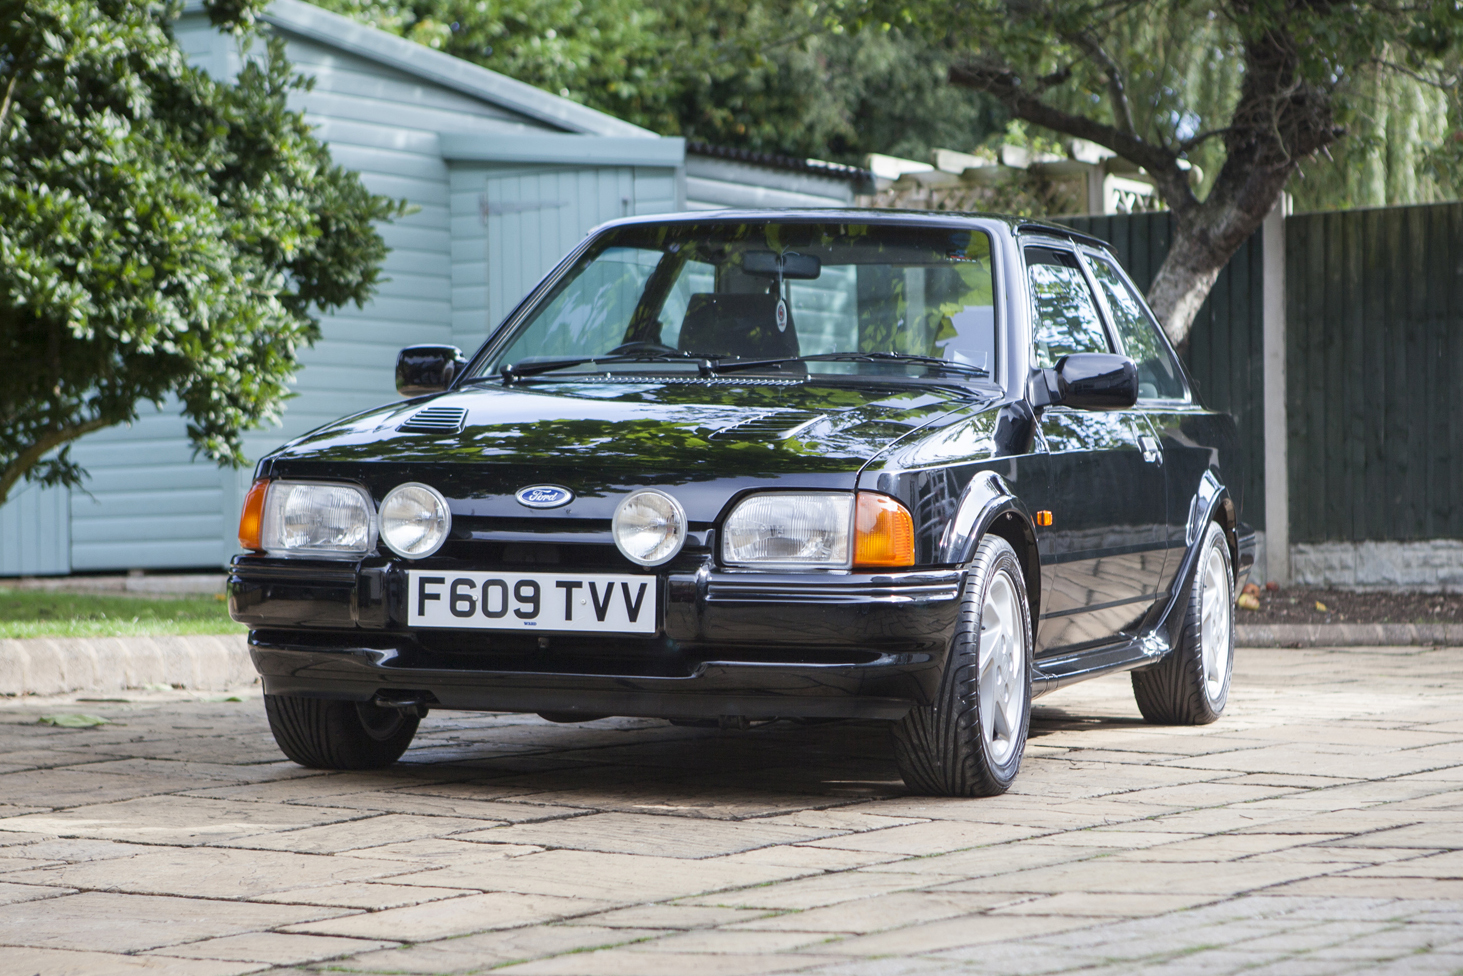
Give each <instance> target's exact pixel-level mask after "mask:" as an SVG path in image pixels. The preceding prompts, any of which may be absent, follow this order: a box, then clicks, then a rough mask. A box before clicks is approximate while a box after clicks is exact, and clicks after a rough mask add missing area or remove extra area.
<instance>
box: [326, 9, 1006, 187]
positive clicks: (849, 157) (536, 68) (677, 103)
mask: <svg viewBox="0 0 1463 976" xmlns="http://www.w3.org/2000/svg"><path fill="white" fill-rule="evenodd" d="M320 3H321V6H324V7H326V8H328V9H331V10H335V11H337V12H339V13H343V14H346V15H348V16H351V17H354V18H355V19H357V20H360V21H362V22H364V23H368V24H371V25H373V26H375V27H379V28H381V29H383V30H387V31H390V32H392V33H394V34H398V35H400V36H403V37H407V38H410V39H411V40H414V41H418V42H420V43H422V44H426V45H427V46H429V47H433V48H436V49H438V50H441V51H444V52H446V53H448V54H452V55H454V56H456V57H460V58H464V59H466V60H469V61H474V62H476V63H478V64H481V65H483V66H484V67H487V68H491V69H493V70H494V71H498V72H501V73H503V74H505V75H507V76H509V77H511V78H515V79H517V80H519V81H523V82H527V83H529V84H531V85H536V86H537V87H539V88H542V89H545V90H547V91H550V92H554V93H556V94H559V95H561V96H563V97H565V98H569V99H573V100H574V101H577V102H581V103H583V104H585V105H588V106H590V107H591V108H595V109H598V110H600V111H602V112H607V113H609V114H611V115H614V116H616V117H618V118H622V119H625V120H626V121H629V122H633V123H635V124H637V125H640V126H643V127H645V128H648V129H651V130H654V131H656V132H659V133H661V134H663V135H684V136H687V137H689V138H693V139H701V140H705V141H707V142H711V143H715V144H718V145H725V146H738V147H743V148H748V149H755V150H759V151H766V152H781V153H788V154H791V155H794V156H818V157H820V158H825V159H834V160H839V161H843V162H851V163H861V162H862V159H863V156H864V154H865V153H869V152H885V153H894V154H898V155H907V156H913V157H916V158H920V159H923V158H926V157H927V156H928V154H929V151H930V150H931V149H932V148H934V147H936V146H942V147H947V148H951V149H959V150H969V149H972V148H974V147H975V146H976V145H978V144H979V143H980V142H981V141H982V140H983V139H985V138H986V137H987V136H989V135H991V134H992V133H996V132H999V131H1000V128H1001V125H1002V121H1003V117H1004V116H1003V113H1001V112H1000V111H999V109H997V108H996V106H995V103H994V102H993V101H992V100H990V99H986V98H982V97H979V96H976V95H973V94H971V93H970V92H965V91H960V90H958V89H952V88H951V87H950V86H949V85H948V84H946V83H945V75H946V72H947V71H948V69H949V66H950V63H951V57H952V55H953V53H954V52H952V51H950V50H948V49H946V48H945V47H944V46H942V45H941V44H940V43H938V42H936V41H932V40H930V39H928V38H925V37H923V36H920V35H919V34H917V33H913V32H906V31H902V30H899V29H894V30H884V29H882V28H879V27H875V28H872V29H869V30H866V31H861V32H860V31H852V32H850V31H845V30H843V29H842V27H840V26H837V25H835V26H834V28H833V29H829V27H828V25H827V24H826V22H825V18H824V8H823V7H822V6H820V5H819V4H817V3H811V4H809V3H800V2H792V0H730V2H715V3H713V2H710V0H650V2H637V0H599V2H596V3H586V2H583V0H491V2H484V0H385V2H376V0H320Z"/></svg>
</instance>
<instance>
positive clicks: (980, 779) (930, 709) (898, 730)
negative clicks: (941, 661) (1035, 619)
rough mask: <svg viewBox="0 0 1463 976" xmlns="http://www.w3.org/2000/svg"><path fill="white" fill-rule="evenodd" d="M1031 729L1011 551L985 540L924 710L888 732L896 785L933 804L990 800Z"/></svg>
mask: <svg viewBox="0 0 1463 976" xmlns="http://www.w3.org/2000/svg"><path fill="white" fill-rule="evenodd" d="M1030 724H1031V611H1030V609H1029V606H1028V604H1027V602H1026V581H1025V577H1023V576H1022V575H1021V562H1020V560H1019V559H1018V558H1017V557H1016V551H1015V550H1014V549H1012V548H1011V544H1010V543H1009V542H1007V541H1006V540H1005V539H1002V538H1000V537H998V536H988V537H986V538H985V539H984V540H983V541H982V542H981V544H980V548H979V549H977V550H976V554H975V560H974V561H973V562H972V563H971V566H970V572H969V574H968V575H967V576H966V580H965V592H964V594H963V595H962V597H961V606H960V618H959V622H958V623H957V625H956V629H955V637H954V639H953V640H952V641H951V642H950V653H949V656H948V658H947V659H946V661H945V672H944V674H943V675H942V676H941V678H940V688H939V691H938V692H937V694H936V698H935V701H934V703H933V704H930V705H917V706H915V707H914V708H912V709H910V711H909V714H908V715H906V716H905V717H904V718H903V719H901V720H900V721H899V723H898V724H897V725H895V727H894V758H895V761H896V762H897V763H898V765H899V772H900V774H901V775H902V776H903V777H904V782H905V784H906V785H907V786H908V787H909V788H910V789H911V790H914V791H915V792H918V793H926V794H930V795H934V796H995V795H997V794H999V793H1004V792H1006V790H1008V789H1009V788H1010V787H1011V784H1012V782H1014V781H1015V779H1016V771H1017V769H1019V768H1020V766H1021V756H1022V753H1024V752H1025V751H1026V734H1027V730H1028V728H1029V727H1030Z"/></svg>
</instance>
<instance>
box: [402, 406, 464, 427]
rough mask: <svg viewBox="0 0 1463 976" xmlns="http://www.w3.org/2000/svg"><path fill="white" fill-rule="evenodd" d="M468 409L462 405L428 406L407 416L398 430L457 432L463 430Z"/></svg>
mask: <svg viewBox="0 0 1463 976" xmlns="http://www.w3.org/2000/svg"><path fill="white" fill-rule="evenodd" d="M466 419H467V411H466V410H464V409H463V408H462V407H427V408H426V409H425V410H418V411H417V412H416V413H414V414H412V415H411V416H410V417H408V418H407V420H406V423H404V424H402V425H401V426H399V427H397V428H396V429H397V430H404V431H408V432H415V433H422V434H455V433H457V432H458V431H460V430H462V422H463V421H464V420H466Z"/></svg>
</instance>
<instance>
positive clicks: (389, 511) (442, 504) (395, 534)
mask: <svg viewBox="0 0 1463 976" xmlns="http://www.w3.org/2000/svg"><path fill="white" fill-rule="evenodd" d="M380 522H381V541H382V542H384V543H386V546H387V548H389V549H390V550H391V551H392V552H394V553H396V554H397V555H398V556H403V557H405V558H407V559H423V558H425V557H427V556H430V555H431V554H432V553H434V552H436V551H437V550H438V549H440V548H441V547H442V543H443V542H445V541H447V533H448V532H450V531H451V530H452V512H451V511H449V510H448V508H447V499H445V498H443V497H442V493H441V492H439V491H438V490H437V489H435V488H433V487H432V486H430V485H424V484H420V483H418V482H415V481H408V482H407V483H406V484H404V485H397V486H396V487H395V488H393V489H391V490H390V491H389V492H387V493H386V497H385V498H383V499H382V500H381V512H380Z"/></svg>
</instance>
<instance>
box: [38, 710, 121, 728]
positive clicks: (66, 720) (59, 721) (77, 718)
mask: <svg viewBox="0 0 1463 976" xmlns="http://www.w3.org/2000/svg"><path fill="white" fill-rule="evenodd" d="M39 724H41V725H54V726H56V727H57V728H62V729H89V728H93V727H95V726H98V725H107V724H108V721H107V720H106V719H104V718H102V717H101V716H100V715H81V714H75V715H71V714H63V715H42V716H41V717H40V722H39Z"/></svg>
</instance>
